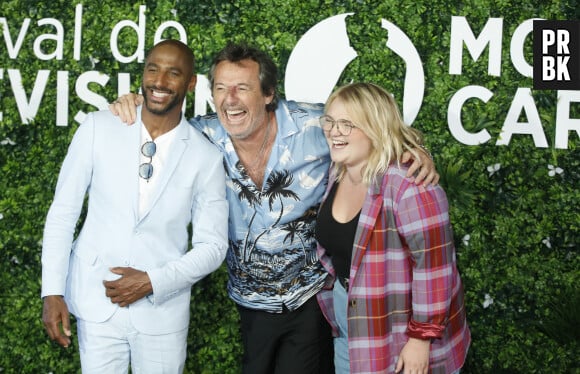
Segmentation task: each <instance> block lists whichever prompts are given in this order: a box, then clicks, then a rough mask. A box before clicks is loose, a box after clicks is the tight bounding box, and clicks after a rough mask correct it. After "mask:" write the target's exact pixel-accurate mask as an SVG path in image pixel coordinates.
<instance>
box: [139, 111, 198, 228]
mask: <svg viewBox="0 0 580 374" xmlns="http://www.w3.org/2000/svg"><path fill="white" fill-rule="evenodd" d="M175 131H177V133H176V134H175V138H174V139H173V142H172V143H171V145H170V147H171V149H170V150H169V152H168V154H167V163H166V164H165V165H164V166H163V170H161V176H160V179H159V182H158V183H157V186H156V188H155V192H154V194H153V198H152V199H151V202H150V204H149V206H148V207H147V208H146V209H145V211H144V212H143V217H142V218H141V219H144V218H145V217H147V216H148V215H149V212H150V211H151V209H152V208H153V207H154V206H155V204H156V203H157V201H158V200H159V198H160V197H161V194H162V193H163V191H165V188H166V187H167V184H168V183H169V179H171V176H172V175H173V173H174V172H175V169H176V168H177V165H178V164H179V162H180V160H181V158H182V157H183V153H184V152H185V150H186V149H187V145H188V142H187V140H188V139H189V124H188V123H187V122H186V121H184V120H183V119H182V120H181V122H180V123H179V125H178V126H177V128H176V129H175Z"/></svg>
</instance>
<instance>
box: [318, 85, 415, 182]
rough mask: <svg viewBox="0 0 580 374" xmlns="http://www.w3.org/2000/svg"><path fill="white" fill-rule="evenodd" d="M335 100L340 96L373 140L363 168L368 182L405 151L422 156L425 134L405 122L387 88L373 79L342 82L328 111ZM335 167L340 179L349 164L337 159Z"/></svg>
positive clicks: (382, 172)
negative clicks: (360, 81) (378, 84)
mask: <svg viewBox="0 0 580 374" xmlns="http://www.w3.org/2000/svg"><path fill="white" fill-rule="evenodd" d="M335 100H340V102H341V104H342V105H343V106H344V109H345V111H346V112H347V113H348V115H349V116H350V119H351V120H352V122H353V124H354V125H355V126H356V127H357V128H359V130H360V131H362V132H363V133H364V134H365V135H366V136H367V137H368V138H369V139H370V141H371V144H372V150H371V154H370V155H369V159H368V162H367V164H366V165H365V166H364V167H363V169H362V178H363V182H365V183H366V184H367V185H370V184H371V183H372V181H373V180H374V179H375V178H376V177H377V176H379V175H382V174H384V173H385V172H386V170H387V168H388V167H389V165H390V164H391V163H393V162H395V161H396V162H397V164H398V163H399V160H400V159H401V156H402V155H403V153H404V152H405V151H410V152H411V153H412V154H413V156H414V157H415V158H418V153H417V148H418V147H420V146H421V144H422V143H423V136H422V134H421V132H420V131H418V130H416V129H414V128H412V127H410V126H407V125H406V124H405V123H404V122H403V118H402V116H401V113H400V111H399V108H398V106H397V103H396V102H395V99H394V98H393V96H392V95H391V93H389V92H388V91H387V90H385V89H384V88H382V87H379V86H377V85H375V84H372V83H352V84H348V85H345V86H342V87H340V88H338V89H337V90H336V91H334V92H333V93H332V95H330V97H329V98H328V100H327V101H326V106H325V112H326V111H327V110H328V108H329V106H330V105H331V104H332V103H333V102H334V101H335ZM355 131H357V130H355ZM333 167H334V172H335V175H336V178H337V180H339V181H340V180H341V179H342V177H343V176H344V174H345V171H346V167H345V166H344V165H343V164H341V163H334V164H333Z"/></svg>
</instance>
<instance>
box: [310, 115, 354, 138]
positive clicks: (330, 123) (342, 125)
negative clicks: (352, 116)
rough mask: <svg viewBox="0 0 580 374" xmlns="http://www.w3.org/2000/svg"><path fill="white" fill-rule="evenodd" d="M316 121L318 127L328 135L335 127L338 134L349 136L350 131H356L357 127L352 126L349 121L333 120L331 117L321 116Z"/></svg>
mask: <svg viewBox="0 0 580 374" xmlns="http://www.w3.org/2000/svg"><path fill="white" fill-rule="evenodd" d="M318 121H319V122H320V127H322V130H324V132H326V133H330V132H331V131H332V128H333V127H334V126H335V125H336V129H337V130H338V132H339V133H341V134H342V135H344V136H348V135H350V133H351V132H352V129H356V128H357V127H356V126H355V125H353V124H352V122H351V121H349V120H346V119H336V120H335V119H333V118H332V117H331V116H321V117H320V118H319V119H318Z"/></svg>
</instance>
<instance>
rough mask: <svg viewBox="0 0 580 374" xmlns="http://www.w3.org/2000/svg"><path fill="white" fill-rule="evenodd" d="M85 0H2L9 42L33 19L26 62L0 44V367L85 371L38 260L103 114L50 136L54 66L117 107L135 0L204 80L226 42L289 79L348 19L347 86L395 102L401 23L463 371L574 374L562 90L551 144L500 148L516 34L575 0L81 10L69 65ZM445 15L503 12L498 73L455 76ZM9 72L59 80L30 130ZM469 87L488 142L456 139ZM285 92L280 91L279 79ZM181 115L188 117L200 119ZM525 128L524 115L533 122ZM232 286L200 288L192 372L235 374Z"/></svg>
mask: <svg viewBox="0 0 580 374" xmlns="http://www.w3.org/2000/svg"><path fill="white" fill-rule="evenodd" d="M78 3H79V2H78V1H73V2H70V1H64V0H53V1H50V2H49V1H44V2H41V1H31V0H3V1H2V7H1V9H0V17H5V18H6V19H7V24H8V26H9V32H10V35H11V38H12V40H13V41H15V40H16V39H17V36H18V33H19V31H20V30H21V26H22V23H23V21H24V19H26V18H30V19H31V22H30V26H29V28H28V30H27V33H26V34H25V35H24V37H23V38H24V39H23V44H22V48H21V50H20V53H19V55H18V58H17V59H11V58H10V57H9V55H8V51H7V47H6V44H5V43H2V45H1V46H0V69H3V75H2V76H1V77H0V111H2V114H3V116H2V118H1V120H0V264H1V270H0V326H1V327H2V332H1V333H0V347H2V348H1V352H2V353H1V354H0V372H5V373H73V372H79V371H80V370H79V367H80V365H79V361H78V350H77V349H76V344H75V346H74V347H72V348H69V349H68V350H63V349H60V348H58V347H56V346H55V345H53V344H52V343H51V342H49V341H48V338H47V337H46V335H45V333H44V331H43V327H42V323H41V320H40V315H41V307H42V304H41V300H40V298H39V294H40V252H41V240H42V228H43V224H44V219H45V216H46V213H47V211H48V207H49V204H50V202H51V200H52V194H53V189H54V187H55V184H56V178H57V175H58V170H59V168H60V163H61V162H62V160H63V158H64V155H65V153H66V149H67V147H68V143H69V142H70V139H71V137H72V134H73V133H74V131H75V130H76V128H77V123H76V122H75V121H73V115H74V114H75V113H76V112H77V111H79V110H80V111H84V112H88V111H91V110H95V109H96V108H95V107H94V106H91V105H89V104H87V103H85V102H83V101H82V100H80V99H79V98H77V97H76V96H75V95H73V94H71V95H70V97H69V100H70V103H69V121H68V122H69V126H64V127H63V126H56V125H55V118H56V114H55V113H56V110H57V108H56V102H57V96H56V92H55V91H56V90H55V87H56V84H57V83H56V80H57V79H56V72H57V71H68V72H69V77H68V81H69V84H70V88H69V92H72V87H74V82H75V81H76V79H77V78H78V77H79V76H80V75H81V74H82V73H83V72H85V71H88V70H97V71H100V72H102V73H105V74H109V75H110V76H111V80H110V81H109V82H108V83H107V84H105V85H103V86H101V85H98V84H92V85H91V90H92V91H94V92H95V93H97V94H99V95H102V96H104V97H106V98H109V99H110V100H112V99H113V98H115V97H116V96H117V83H118V82H117V80H116V79H117V78H116V74H117V73H118V72H129V73H131V74H132V76H133V77H138V76H139V74H140V71H141V66H140V65H139V64H137V63H128V64H123V63H120V62H118V61H116V60H115V59H114V58H113V57H112V55H111V51H110V48H109V39H108V35H110V33H111V29H112V27H113V25H114V24H116V23H118V22H119V21H121V20H132V21H134V22H137V19H138V14H139V12H138V9H139V6H140V5H146V6H147V12H146V20H147V29H146V48H149V47H150V46H151V45H152V43H153V38H154V35H153V34H154V30H155V29H156V28H157V27H158V26H159V25H160V24H161V23H162V22H165V21H169V20H173V21H177V22H179V23H180V24H182V25H184V26H185V28H186V30H187V34H188V38H189V39H188V41H189V45H190V46H192V47H193V49H194V50H195V52H196V55H197V56H196V57H197V61H198V71H199V73H201V74H206V73H207V71H208V69H209V65H210V62H211V57H212V56H213V54H214V53H215V52H216V51H218V50H219V49H220V48H221V47H223V46H224V45H225V43H226V42H227V41H228V40H235V41H242V40H246V41H249V42H251V43H252V44H255V45H257V46H258V47H260V48H262V49H264V50H267V51H268V52H269V53H270V54H271V55H272V56H273V58H274V60H275V61H276V62H277V63H278V64H279V66H280V70H281V77H284V71H285V66H286V63H287V61H288V58H289V56H290V53H291V52H292V49H293V48H294V46H295V45H296V43H297V41H298V39H299V38H300V37H301V36H302V35H303V34H304V33H305V32H306V31H307V30H308V29H309V28H310V27H312V26H313V25H315V24H316V23H317V22H320V21H321V20H324V19H325V18H327V17H330V16H333V15H337V14H341V13H346V12H352V13H355V15H354V16H353V17H352V18H351V19H352V22H349V36H350V39H351V44H352V46H353V47H354V48H355V49H356V50H357V53H358V55H359V58H358V59H357V60H355V61H354V62H353V63H352V64H351V65H349V67H348V68H347V69H346V70H345V71H344V73H343V76H342V77H341V79H340V82H339V83H345V82H350V81H372V82H375V83H378V84H380V85H383V86H385V87H386V88H388V89H389V90H391V91H392V92H393V93H394V94H395V97H401V95H402V90H403V79H404V75H405V66H404V64H402V63H401V62H399V61H398V60H397V59H396V58H394V56H393V54H392V53H391V52H390V51H388V50H387V49H386V48H384V41H385V35H384V30H382V29H381V28H380V27H379V25H380V20H381V18H385V19H387V20H389V21H390V22H392V23H394V24H396V25H397V26H398V27H399V28H401V29H402V30H403V31H404V32H405V33H406V34H407V35H408V36H409V37H410V38H411V40H412V41H413V43H414V45H415V47H416V48H417V49H418V51H419V53H420V55H421V58H422V61H423V63H424V70H425V75H426V87H425V97H424V100H423V106H422V108H421V111H420V112H419V115H418V118H417V119H416V120H415V122H414V124H413V125H414V126H416V127H417V128H419V129H421V130H422V131H423V132H424V133H425V135H426V143H427V145H428V147H429V148H430V149H431V151H432V153H433V154H434V156H435V161H436V165H437V168H438V170H439V173H440V174H441V178H442V179H441V183H442V184H443V186H444V187H445V189H446V191H447V193H448V196H449V200H450V204H451V218H452V222H453V224H454V230H455V238H456V245H457V251H458V264H459V268H460V271H461V273H462V277H463V280H464V283H465V289H466V300H467V309H468V318H469V323H470V326H471V329H472V334H473V344H472V346H471V349H470V351H469V356H468V360H467V363H466V366H465V368H464V370H463V372H465V373H502V372H503V373H547V372H553V373H564V372H566V373H568V372H580V367H579V365H578V356H579V355H580V340H579V336H578V326H579V322H580V321H579V320H578V319H579V316H580V313H578V311H579V309H580V307H579V305H580V300H579V295H578V286H577V285H578V282H579V281H580V274H579V270H578V269H580V266H579V265H580V261H579V257H578V242H579V238H580V228H579V224H580V192H579V190H578V185H580V174H579V173H580V172H579V170H580V168H579V166H580V152H579V145H580V142H579V139H578V135H577V134H576V133H575V132H571V133H570V140H569V142H568V149H556V148H555V147H554V137H555V131H556V130H555V128H556V123H555V121H556V120H555V107H556V92H555V91H532V94H533V98H534V102H535V103H536V106H537V108H538V111H539V113H540V117H541V120H542V126H543V130H544V132H545V134H546V137H547V139H548V142H549V146H548V147H547V148H536V147H535V145H534V143H533V141H532V139H531V136H529V135H518V136H514V137H512V139H511V141H510V143H509V145H507V146H496V145H495V141H496V140H497V139H498V137H499V136H500V130H501V128H502V124H503V120H504V118H505V117H506V113H507V112H508V110H509V108H510V105H511V101H512V99H513V96H514V94H515V92H516V90H517V89H518V87H532V81H531V79H530V78H525V77H523V76H522V75H521V74H519V73H518V72H517V71H516V70H515V69H514V67H513V65H512V63H511V60H510V55H509V43H510V38H509V36H511V35H512V33H513V31H514V30H515V28H516V27H517V26H518V25H520V24H521V23H522V22H523V21H524V20H527V19H531V18H545V19H571V20H577V19H579V8H578V5H577V3H576V1H575V0H564V1H556V0H547V1H542V2H530V1H528V0H481V1H475V0H469V1H447V0H432V1H428V2H427V1H413V2H412V1H408V2H407V1H402V2H401V1H394V0H383V1H355V0H352V1H351V0H342V1H330V0H304V1H288V0H232V1H221V0H220V1H217V0H216V1H204V0H181V1H170V0H159V1H144V2H142V3H131V2H119V1H111V0H100V1H93V0H91V1H89V0H87V1H85V2H83V3H82V4H83V11H84V14H83V35H82V38H83V39H82V54H81V59H80V60H79V61H76V60H74V58H73V43H74V40H73V35H72V29H73V22H74V9H75V5H76V4H78ZM452 16H462V17H466V18H467V19H468V21H469V24H470V26H471V28H472V29H473V31H474V34H475V35H477V34H478V33H479V32H480V31H481V28H483V26H484V25H485V24H486V22H487V20H488V19H489V18H492V17H499V18H503V25H504V32H503V35H504V40H503V45H502V47H503V48H502V65H501V76H499V77H496V76H489V75H487V74H486V72H487V62H488V61H487V56H486V54H485V53H484V55H483V57H482V58H481V59H479V60H477V61H473V60H472V59H470V58H469V57H468V54H467V53H466V52H465V51H464V56H463V73H462V74H461V75H450V74H449V73H448V69H449V39H450V27H451V26H450V25H451V17H452ZM51 17H52V18H55V19H58V20H60V21H61V22H62V23H63V25H64V32H65V49H64V58H63V59H62V60H56V59H51V60H47V61H41V60H39V59H38V58H36V56H35V55H34V54H33V43H34V40H35V39H36V38H37V37H38V36H39V35H42V34H47V33H54V32H55V30H54V29H53V28H52V27H50V26H42V25H38V24H37V21H38V20H40V19H44V18H51ZM4 32H6V31H4ZM165 37H177V35H176V34H171V33H168V34H167V35H165ZM135 39H136V37H135V35H132V34H131V33H126V34H122V38H121V44H120V49H121V50H122V51H125V52H127V54H130V53H132V51H133V50H134V46H135V44H136V40H135ZM50 43H51V42H50V41H46V42H45V44H44V46H45V47H46V46H50ZM530 45H531V44H527V45H526V54H527V60H528V61H532V59H531V46H530ZM48 49H50V48H48ZM8 69H18V70H19V71H20V74H21V76H22V85H23V87H24V89H25V90H26V92H27V94H28V95H30V94H31V92H30V87H32V86H33V85H34V82H35V80H36V77H37V73H38V71H39V70H48V71H50V72H51V74H50V76H49V79H48V83H47V89H46V92H45V94H44V96H43V97H42V102H41V105H40V107H39V111H38V114H37V115H36V117H35V118H34V120H33V121H31V122H30V123H28V124H23V123H22V120H21V118H20V116H19V110H18V108H17V107H16V102H15V99H14V97H13V95H12V92H13V88H12V87H11V85H10V81H9V79H8V73H7V71H8ZM471 84H477V85H480V86H484V87H486V88H488V89H489V90H491V91H493V98H492V99H491V100H490V101H489V102H488V103H485V104H484V103H482V102H478V101H473V102H470V103H469V104H467V105H466V106H465V108H464V112H463V113H462V119H463V121H464V124H465V126H466V128H467V129H468V130H469V131H473V132H476V131H478V130H481V129H486V130H487V131H489V133H490V134H491V135H492V137H493V139H492V141H490V142H487V143H485V144H481V145H478V146H466V145H463V144H461V143H460V142H458V141H457V140H456V139H455V138H454V137H453V136H452V134H451V133H450V130H449V128H448V125H447V107H448V104H449V100H450V98H451V96H452V95H453V94H454V93H455V92H456V91H457V90H459V89H461V88H463V87H465V86H467V85H471ZM131 87H132V89H133V90H136V89H137V88H138V87H139V82H138V81H136V80H133V81H132V82H131ZM279 89H280V91H282V94H283V82H281V83H280V87H279ZM189 101H190V102H191V98H189ZM579 106H580V104H575V105H572V107H571V115H570V117H571V118H580V109H579ZM187 110H188V114H189V115H191V114H192V109H191V108H188V109H187ZM521 120H522V122H525V121H526V119H525V116H524V115H522V119H521ZM225 282H226V275H225V269H224V268H223V267H222V268H221V269H220V270H219V271H217V272H215V273H214V274H212V275H211V276H209V277H208V278H206V279H204V280H203V281H201V282H200V283H198V284H197V285H195V286H194V288H193V290H192V295H193V297H192V305H191V311H192V317H191V325H190V334H189V347H188V351H189V356H188V360H187V368H186V372H188V373H237V372H239V367H240V366H239V364H240V355H241V343H240V338H239V332H238V319H237V318H238V317H237V312H236V310H235V306H234V304H233V303H232V302H231V301H230V300H229V299H228V298H227V295H226V294H225Z"/></svg>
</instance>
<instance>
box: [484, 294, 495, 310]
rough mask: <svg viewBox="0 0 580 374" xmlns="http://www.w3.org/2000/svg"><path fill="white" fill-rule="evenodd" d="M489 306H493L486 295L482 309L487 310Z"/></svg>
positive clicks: (489, 297) (491, 300) (490, 299)
mask: <svg viewBox="0 0 580 374" xmlns="http://www.w3.org/2000/svg"><path fill="white" fill-rule="evenodd" d="M491 304H493V299H492V298H491V296H489V294H487V293H486V294H485V297H484V300H483V308H484V309H487V308H488V307H489V306H490V305H491Z"/></svg>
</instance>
